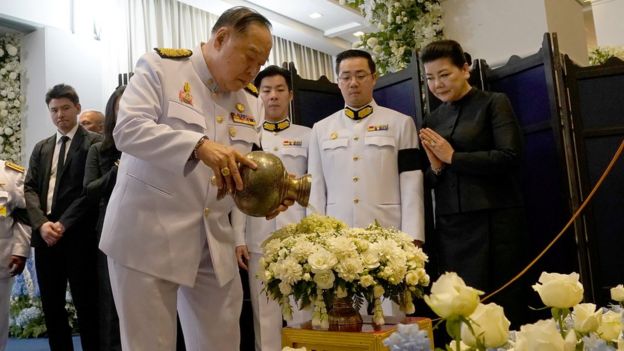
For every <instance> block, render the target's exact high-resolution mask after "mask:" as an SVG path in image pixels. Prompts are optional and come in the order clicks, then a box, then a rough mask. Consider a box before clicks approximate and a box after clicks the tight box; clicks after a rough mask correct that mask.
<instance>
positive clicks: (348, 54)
mask: <svg viewBox="0 0 624 351" xmlns="http://www.w3.org/2000/svg"><path fill="white" fill-rule="evenodd" d="M354 57H361V58H363V59H366V61H367V62H368V68H369V69H370V73H372V74H375V70H376V67H375V61H373V58H372V57H371V54H369V53H368V52H366V51H364V50H356V49H350V50H346V51H343V52H341V53H339V54H338V55H337V56H336V74H339V73H340V62H342V60H346V59H348V58H354Z"/></svg>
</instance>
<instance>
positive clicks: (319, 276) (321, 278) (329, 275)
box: [314, 270, 336, 289]
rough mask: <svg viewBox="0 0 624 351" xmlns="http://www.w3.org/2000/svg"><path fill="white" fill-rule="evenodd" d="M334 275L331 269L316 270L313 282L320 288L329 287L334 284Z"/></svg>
mask: <svg viewBox="0 0 624 351" xmlns="http://www.w3.org/2000/svg"><path fill="white" fill-rule="evenodd" d="M335 280H336V277H335V275H334V272H332V271H331V270H324V271H318V272H316V273H315V274H314V282H315V283H316V286H318V287H319V288H320V289H330V288H332V287H333V286H334V281H335Z"/></svg>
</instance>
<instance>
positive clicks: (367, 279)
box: [360, 274, 375, 288]
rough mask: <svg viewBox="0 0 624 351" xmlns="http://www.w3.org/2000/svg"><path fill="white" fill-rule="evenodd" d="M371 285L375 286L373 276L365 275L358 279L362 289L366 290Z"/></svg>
mask: <svg viewBox="0 0 624 351" xmlns="http://www.w3.org/2000/svg"><path fill="white" fill-rule="evenodd" d="M373 284H375V278H373V276H371V275H370V274H365V275H363V276H361V277H360V285H361V286H362V287H363V288H368V287H369V286H371V285H373Z"/></svg>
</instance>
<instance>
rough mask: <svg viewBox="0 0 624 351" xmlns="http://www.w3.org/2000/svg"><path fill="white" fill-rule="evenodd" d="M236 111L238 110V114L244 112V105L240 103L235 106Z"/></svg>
mask: <svg viewBox="0 0 624 351" xmlns="http://www.w3.org/2000/svg"><path fill="white" fill-rule="evenodd" d="M236 110H238V112H241V113H242V112H245V105H243V104H241V103H240V102H239V103H237V104H236Z"/></svg>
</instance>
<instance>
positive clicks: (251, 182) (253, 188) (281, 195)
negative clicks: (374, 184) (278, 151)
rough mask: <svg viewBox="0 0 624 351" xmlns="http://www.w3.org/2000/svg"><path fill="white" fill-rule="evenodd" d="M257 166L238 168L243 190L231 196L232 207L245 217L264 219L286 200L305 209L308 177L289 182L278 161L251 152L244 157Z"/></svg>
mask: <svg viewBox="0 0 624 351" xmlns="http://www.w3.org/2000/svg"><path fill="white" fill-rule="evenodd" d="M246 157H247V158H249V159H250V160H252V161H254V162H255V163H256V165H258V168H257V169H255V170H254V169H251V168H249V167H247V166H243V165H241V166H240V168H239V172H240V175H241V178H243V184H244V185H245V188H244V189H243V190H242V191H236V192H235V193H234V202H235V203H236V206H237V207H238V208H239V209H240V210H241V211H242V212H243V213H245V214H247V215H249V216H254V217H265V216H266V215H268V214H269V213H271V212H273V211H275V210H276V209H277V208H278V207H279V205H280V204H281V203H282V202H283V201H284V200H286V199H289V200H293V201H296V202H297V203H298V204H299V205H301V206H303V207H307V206H308V200H309V199H310V188H311V186H312V183H311V176H310V175H309V174H306V175H304V176H302V177H301V178H291V177H290V176H289V175H288V172H287V171H286V168H285V167H284V164H283V163H282V160H280V159H279V157H277V156H275V155H273V154H272V153H269V152H264V151H252V152H250V153H249V154H247V156H246Z"/></svg>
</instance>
